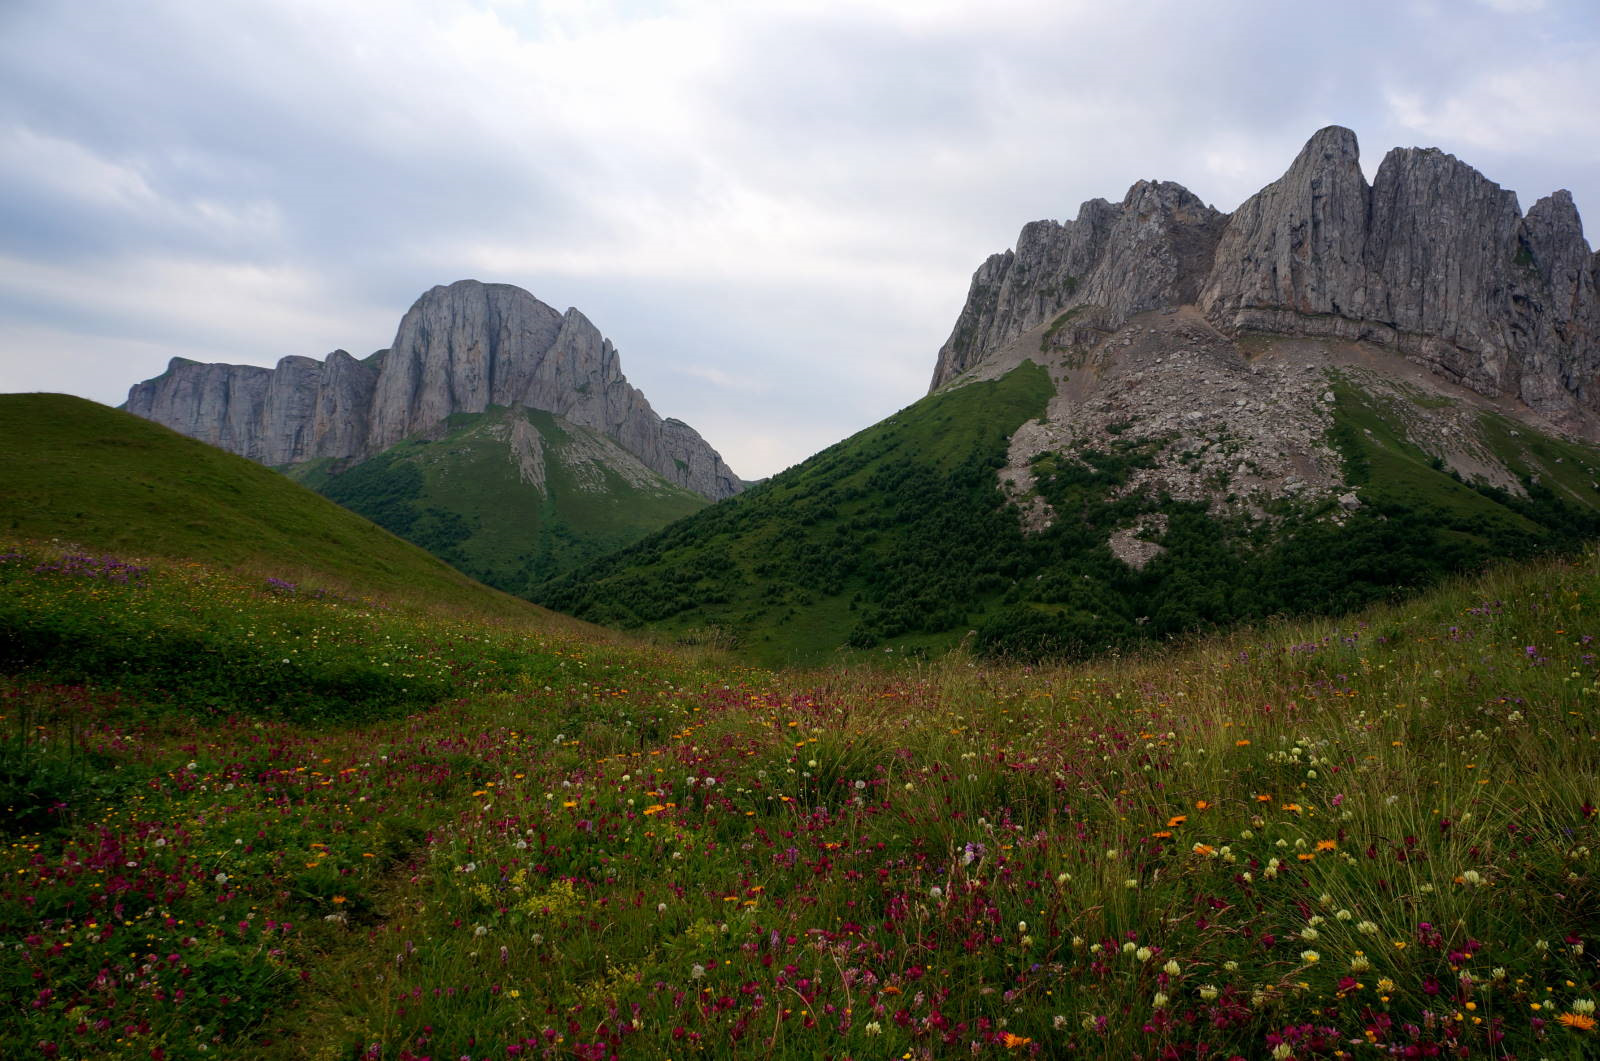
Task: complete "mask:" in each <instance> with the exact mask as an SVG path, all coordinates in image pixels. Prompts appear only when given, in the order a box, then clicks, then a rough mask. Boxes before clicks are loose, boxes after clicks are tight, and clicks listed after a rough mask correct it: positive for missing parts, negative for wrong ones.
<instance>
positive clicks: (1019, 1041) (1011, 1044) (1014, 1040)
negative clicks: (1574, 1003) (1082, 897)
mask: <svg viewBox="0 0 1600 1061" xmlns="http://www.w3.org/2000/svg"><path fill="white" fill-rule="evenodd" d="M1589 1023H1590V1024H1593V1023H1594V1021H1590V1022H1589ZM1000 1042H1001V1043H1002V1044H1003V1045H1004V1046H1005V1048H1006V1049H1007V1050H1015V1049H1016V1048H1017V1047H1019V1046H1027V1045H1028V1044H1029V1043H1031V1042H1033V1040H1032V1039H1029V1038H1026V1037H1024V1036H1021V1035H1013V1034H1011V1033H1010V1032H1006V1033H1005V1034H1003V1035H1001V1036H1000Z"/></svg>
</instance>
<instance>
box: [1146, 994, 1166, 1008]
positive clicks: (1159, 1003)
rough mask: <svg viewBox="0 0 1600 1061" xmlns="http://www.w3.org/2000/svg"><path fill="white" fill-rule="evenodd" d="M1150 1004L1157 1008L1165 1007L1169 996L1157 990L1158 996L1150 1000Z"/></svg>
mask: <svg viewBox="0 0 1600 1061" xmlns="http://www.w3.org/2000/svg"><path fill="white" fill-rule="evenodd" d="M1150 1005H1151V1006H1153V1007H1154V1008H1156V1009H1165V1008H1166V1007H1167V996H1166V995H1165V994H1164V993H1162V992H1160V991H1157V992H1156V997H1155V998H1152V999H1151V1000H1150Z"/></svg>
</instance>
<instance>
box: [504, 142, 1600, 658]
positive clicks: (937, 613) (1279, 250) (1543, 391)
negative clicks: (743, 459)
mask: <svg viewBox="0 0 1600 1061" xmlns="http://www.w3.org/2000/svg"><path fill="white" fill-rule="evenodd" d="M1358 163H1359V159H1358V155H1357V149H1356V141H1355V137H1354V134H1352V133H1350V132H1349V131H1348V130H1345V129H1340V128H1329V129H1324V130H1322V131H1320V132H1318V133H1317V134H1316V135H1315V136H1313V137H1312V139H1311V140H1310V142H1309V143H1308V144H1307V145H1306V147H1305V149H1304V150H1303V151H1302V152H1301V153H1300V155H1299V157H1298V158H1297V159H1296V160H1295V161H1294V163H1293V165H1291V167H1290V168H1289V170H1288V172H1287V173H1286V174H1285V175H1284V176H1283V177H1282V178H1281V179H1279V180H1278V181H1276V182H1274V183H1273V184H1271V185H1269V186H1267V187H1266V188H1264V189H1263V190H1262V191H1261V192H1259V193H1258V194H1257V195H1255V196H1253V197H1252V198H1250V199H1249V200H1247V201H1246V202H1245V203H1244V204H1243V205H1241V206H1240V207H1239V209H1238V210H1236V211H1234V212H1233V213H1232V214H1224V213H1221V212H1219V211H1217V210H1214V209H1212V208H1211V207H1208V206H1206V205H1205V204H1204V203H1202V202H1201V201H1200V200H1199V199H1198V198H1197V197H1195V196H1194V195H1193V194H1191V193H1190V192H1188V191H1187V190H1185V189H1184V188H1182V187H1180V186H1178V185H1176V184H1171V183H1159V182H1152V181H1140V182H1138V183H1137V184H1135V185H1134V186H1133V187H1132V188H1131V189H1130V190H1129V192H1128V194H1127V195H1126V196H1125V197H1124V198H1123V200H1122V202H1121V203H1120V204H1112V203H1109V202H1107V201H1105V200H1091V201H1090V202H1088V203H1085V204H1084V206H1083V207H1082V208H1081V210H1080V211H1079V214H1078V217H1077V219H1076V220H1075V221H1072V222H1068V223H1066V224H1059V223H1056V222H1053V221H1040V222H1034V223H1032V224H1029V225H1027V226H1025V227H1024V228H1023V230H1022V233H1021V235H1020V236H1019V238H1018V241H1017V246H1016V248H1015V249H1013V250H1009V251H1006V252H1005V253H1003V254H1000V255H995V256H993V257H991V258H989V259H988V260H987V261H986V262H985V263H984V264H983V265H982V266H981V267H980V268H979V269H978V271H977V273H976V274H975V275H974V277H973V280H972V284H971V287H970V290H969V294H968V299H967V303H966V305H965V307H964V308H963V309H962V311H961V313H960V315H959V317H958V319H957V322H956V324H955V327H954V329H953V330H952V333H951V336H950V339H949V340H948V341H947V342H946V343H945V345H944V347H943V348H942V349H941V350H940V351H939V355H938V359H937V365H936V368H935V372H934V376H933V381H932V387H931V388H930V389H931V393H930V395H929V397H927V398H925V399H924V400H923V401H921V402H918V403H917V404H915V405H913V406H911V407H909V408H907V409H905V410H902V411H901V412H900V413H899V414H897V415H896V416H894V417H892V418H890V420H888V421H885V422H884V423H882V424H879V425H877V426H876V427H873V428H869V429H868V430H867V431H865V432H862V433H861V434H859V435H857V436H855V437H854V438H852V439H849V440H847V441H845V442H843V443H841V444H839V445H838V446H835V447H833V448H832V449H830V450H826V451H824V452H823V453H821V454H819V455H818V456H817V457H815V458H812V460H810V461H808V462H805V463H804V464H802V465H799V466H797V467H796V468H794V469H791V470H790V471H789V472H786V473H785V474H784V475H781V476H778V477H777V478H776V479H774V480H772V481H771V482H770V483H768V484H764V485H763V486H762V487H758V488H755V489H752V490H751V491H749V492H748V493H747V494H746V495H744V496H742V497H740V498H739V499H737V500H736V501H734V502H733V503H731V504H728V505H721V506H717V507H716V508H715V509H712V510H709V511H707V512H703V513H700V514H698V515H696V516H694V517H691V518H690V519H688V520H686V521H684V522H683V523H680V524H677V525H675V526H673V527H671V528H668V529H667V530H666V531H664V532H662V533H660V534H657V535H654V536H652V537H650V538H647V539H645V540H644V541H642V542H640V543H639V544H637V545H635V546H633V547H631V548H630V549H628V550H625V551H624V552H622V553H620V554H617V555H615V556H613V557H610V558H607V559H605V560H602V561H600V562H597V563H596V564H594V565H591V566H590V567H587V568H584V569H581V570H580V571H578V572H575V573H574V574H573V575H571V576H569V577H566V578H563V579H558V580H556V581H554V582H552V583H550V584H549V585H548V586H547V587H546V588H545V589H544V590H542V591H540V592H539V593H538V594H536V595H535V599H537V600H540V601H542V602H544V603H547V604H550V605H551V606H553V607H556V608H558V609H561V610H567V611H571V612H572V613H574V614H577V615H580V616H583V617H586V618H592V619H595V620H597V621H602V622H610V623H618V624H622V625H636V626H653V627H657V628H660V629H662V630H664V631H666V632H669V633H672V634H675V635H676V636H679V637H700V636H712V635H714V636H716V637H719V638H722V639H728V640H735V641H739V642H741V643H743V644H744V645H745V646H746V648H747V650H749V651H751V652H752V653H753V654H755V655H757V656H760V657H763V658H766V659H769V660H774V661H775V660H779V659H792V660H798V661H814V660H818V659H822V658H827V657H828V656H830V655H836V654H837V653H838V652H839V651H840V650H864V649H868V648H871V649H873V650H874V651H878V650H883V649H890V650H894V651H901V652H903V651H906V650H913V651H919V650H935V649H938V648H941V647H944V646H947V645H949V644H952V643H953V642H955V641H956V640H957V639H959V638H961V637H963V636H965V635H966V634H967V633H968V632H969V631H971V632H972V636H973V638H974V643H975V644H976V646H977V647H978V648H979V649H980V650H985V651H990V652H1003V653H1011V654H1018V655H1038V654H1059V653H1066V654H1080V653H1083V652H1087V651H1094V650H1100V649H1104V648H1107V647H1112V646H1116V645H1121V644H1129V643H1134V642H1137V641H1140V640H1144V639H1148V638H1151V637H1163V636H1171V635H1176V634H1180V633H1183V632H1185V631H1188V630H1193V629H1196V628H1199V627H1203V626H1206V625H1209V624H1214V623H1224V622H1229V621H1233V620H1238V619H1249V618H1257V617H1262V616H1267V615H1272V614H1275V613H1296V612H1306V611H1316V610H1323V611H1343V610H1347V609H1350V608H1353V607H1358V606H1360V605H1362V604H1364V603H1366V602H1368V601H1370V600H1373V599H1377V598H1382V597H1386V596H1391V595H1393V594H1394V593H1396V592H1399V591H1402V590H1405V589H1409V588H1413V587H1417V586H1421V585H1425V584H1427V583H1429V582H1431V581H1434V580H1436V579H1438V578H1440V577H1442V576H1443V575H1445V574H1447V573H1449V572H1452V571H1459V570H1464V569H1470V568H1474V567H1478V566H1481V565H1483V564H1485V563H1487V562H1489V561H1491V560H1493V559H1495V558H1497V557H1503V556H1521V555H1526V554H1529V553H1532V552H1535V551H1538V550H1541V549H1550V548H1566V547H1570V546H1572V545H1574V544H1575V543H1577V542H1579V541H1581V540H1583V539H1584V538H1586V537H1592V536H1594V535H1595V534H1597V533H1600V516H1597V514H1596V510H1597V508H1600V485H1597V484H1600V450H1596V449H1595V447H1594V445H1593V442H1594V440H1596V439H1597V438H1600V416H1597V402H1600V389H1597V380H1596V371H1597V367H1600V327H1597V322H1600V302H1597V297H1596V287H1597V274H1600V259H1597V257H1596V256H1595V255H1594V254H1592V253H1591V251H1590V249H1589V247H1588V244H1587V243H1586V242H1585V240H1584V238H1583V233H1582V228H1581V225H1580V223H1579V220H1578V216H1577V213H1576V210H1575V209H1574V208H1573V205H1572V201H1571V198H1570V196H1568V195H1567V194H1566V193H1564V192H1558V193H1555V194H1554V195H1552V196H1549V197H1547V198H1545V199H1541V200H1540V201H1539V202H1538V203H1537V204H1536V205H1535V206H1534V208H1533V209H1532V210H1530V211H1529V212H1528V214H1527V216H1525V217H1524V216H1522V215H1521V214H1520V213H1519V211H1518V209H1517V203H1516V198H1515V196H1514V195H1513V194H1512V193H1510V192H1507V191H1504V190H1502V189H1500V188H1499V187H1498V186H1496V185H1494V184H1493V183H1491V182H1490V181H1488V180H1487V179H1486V178H1484V177H1482V176H1481V175H1480V174H1478V173H1477V172H1476V171H1475V170H1472V169H1471V168H1470V167H1468V166H1466V165H1465V164H1463V163H1461V162H1460V161H1458V160H1457V159H1455V158H1453V157H1452V156H1450V155H1446V154H1444V153H1442V152H1439V151H1437V150H1432V149H1428V150H1419V149H1412V150H1397V151H1393V152H1391V153H1390V154H1389V155H1388V156H1387V157H1386V158H1385V160H1384V162H1383V164H1382V166H1380V168H1379V170H1378V174H1377V178H1376V180H1375V181H1374V183H1373V184H1372V185H1370V186H1369V185H1368V184H1367V183H1366V181H1365V179H1364V178H1363V176H1362V173H1361V170H1360V167H1359V164H1358ZM708 632H709V633H708Z"/></svg>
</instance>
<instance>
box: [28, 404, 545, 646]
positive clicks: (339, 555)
mask: <svg viewBox="0 0 1600 1061" xmlns="http://www.w3.org/2000/svg"><path fill="white" fill-rule="evenodd" d="M0 445H3V446H4V448H5V452H6V454H7V459H6V460H5V461H4V462H3V463H0V535H5V536H8V537H15V538H37V539H52V538H54V539H59V540H61V541H64V542H73V543H77V544H78V545H80V546H83V547H85V548H88V549H108V550H111V551H113V552H116V553H118V554H120V555H123V556H168V557H186V558H190V559H194V560H205V561H211V562H215V563H222V564H229V565H238V566H242V567H248V568H254V569H257V570H261V571H264V572H266V573H268V574H272V575H275V576H277V577H280V578H287V579H294V580H296V581H304V580H305V579H307V578H312V579H319V580H321V582H322V584H324V585H328V584H330V583H331V584H332V585H335V586H338V585H343V586H351V585H361V586H363V587H364V588H365V590H366V591H367V592H373V591H377V592H385V593H392V594H397V595H399V596H401V597H410V598H414V599H421V598H426V599H428V600H430V601H433V602H446V601H447V602H450V603H453V604H457V605H461V606H467V607H473V608H486V609H490V610H493V611H496V612H498V613H500V614H505V615H511V614H522V615H528V614H531V609H529V608H528V607H527V606H526V605H524V604H522V603H521V602H519V601H514V600H511V599H510V598H507V597H504V596H502V595H500V594H497V593H492V592H490V591H488V590H485V589H484V588H483V587H482V586H480V585H477V584H475V583H473V582H472V581H471V580H470V579H468V578H467V577H465V576H464V575H462V574H460V573H458V572H456V571H453V570H451V569H450V568H449V567H447V566H446V565H445V564H444V563H442V562H440V561H439V560H437V559H435V558H434V557H432V556H429V555H428V554H427V553H425V552H423V551H422V550H421V549H418V548H416V547H414V546H411V545H408V544H406V543H405V542H403V541H399V540H398V539H396V538H395V537H394V536H393V535H391V534H389V533H387V532H385V531H384V530H382V529H380V528H379V527H376V526H374V525H373V524H372V523H369V522H368V521H367V520H364V519H361V518H360V517H358V516H353V515H351V514H350V513H349V512H347V511H345V510H344V509H342V508H340V507H338V506H337V505H333V504H329V503H328V502H327V501H326V500H325V499H323V498H321V497H318V496H317V495H316V494H314V493H312V492H311V491H310V490H307V489H306V488H304V487H302V486H299V485H297V484H295V483H293V482H290V481H289V480H287V479H285V478H284V477H283V476H282V475H279V474H278V473H277V472H274V471H272V470H270V469H268V468H264V467H262V466H261V465H259V464H256V463H255V462H253V461H249V460H245V459H244V458H242V457H236V456H233V455H232V454H229V453H224V452H223V451H221V450H219V449H216V448H214V447H212V446H207V445H205V444H203V443H200V442H196V441H195V440H193V439H190V438H185V437H184V436H182V435H179V434H178V433H176V432H174V431H171V430H168V429H167V428H165V427H162V426H161V425H159V424H154V423H151V422H150V421H148V420H142V419H140V418H139V417H136V416H132V415H130V414H128V413H124V412H119V411H117V410H114V409H108V408H106V407H105V406H103V405H98V404H96V403H94V402H90V401H85V400H84V399H82V398H73V397H69V396H67V395H62V394H8V395H0Z"/></svg>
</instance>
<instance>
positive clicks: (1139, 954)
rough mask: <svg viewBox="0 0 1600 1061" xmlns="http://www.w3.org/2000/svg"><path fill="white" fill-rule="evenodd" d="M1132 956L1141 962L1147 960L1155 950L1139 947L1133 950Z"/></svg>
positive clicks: (1153, 954) (1152, 955)
mask: <svg viewBox="0 0 1600 1061" xmlns="http://www.w3.org/2000/svg"><path fill="white" fill-rule="evenodd" d="M1133 956H1134V957H1135V958H1138V959H1139V960H1140V961H1142V962H1147V961H1149V960H1150V959H1151V958H1153V957H1154V956H1155V952H1154V951H1152V950H1151V949H1150V948H1149V947H1140V948H1139V949H1138V950H1136V951H1134V952H1133Z"/></svg>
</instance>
